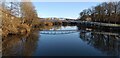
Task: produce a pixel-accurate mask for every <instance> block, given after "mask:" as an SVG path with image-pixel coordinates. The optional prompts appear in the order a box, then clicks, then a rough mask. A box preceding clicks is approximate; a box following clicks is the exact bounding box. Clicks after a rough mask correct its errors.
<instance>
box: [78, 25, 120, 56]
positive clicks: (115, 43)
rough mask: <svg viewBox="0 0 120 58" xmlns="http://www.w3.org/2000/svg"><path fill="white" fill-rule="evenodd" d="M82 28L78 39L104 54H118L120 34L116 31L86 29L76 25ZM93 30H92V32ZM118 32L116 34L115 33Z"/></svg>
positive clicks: (119, 53) (119, 54)
mask: <svg viewBox="0 0 120 58" xmlns="http://www.w3.org/2000/svg"><path fill="white" fill-rule="evenodd" d="M78 29H79V30H81V29H82V30H83V31H81V32H80V33H79V37H80V39H82V40H83V41H84V42H86V43H87V44H88V45H91V46H93V47H94V48H96V49H98V50H100V51H102V52H103V53H104V54H107V55H113V56H120V35H119V32H118V33H116V34H115V33H111V32H107V33H106V32H105V31H104V32H103V31H102V30H101V31H100V30H99V31H98V30H92V31H87V30H86V28H81V27H78ZM93 31H94V32H93ZM117 34H118V35H117Z"/></svg>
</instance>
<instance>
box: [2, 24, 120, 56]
mask: <svg viewBox="0 0 120 58" xmlns="http://www.w3.org/2000/svg"><path fill="white" fill-rule="evenodd" d="M5 39H6V40H4V41H3V44H2V45H3V51H2V54H3V56H120V35H119V32H109V31H98V30H92V29H88V28H81V27H78V26H54V27H51V28H43V30H41V31H40V30H35V31H33V32H31V33H30V34H29V35H25V36H18V35H14V36H8V37H6V38H5Z"/></svg>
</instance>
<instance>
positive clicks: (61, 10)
mask: <svg viewBox="0 0 120 58" xmlns="http://www.w3.org/2000/svg"><path fill="white" fill-rule="evenodd" d="M33 4H34V6H35V8H36V10H37V13H38V16H39V17H42V18H48V17H58V18H61V17H62V18H78V17H79V13H80V12H81V11H82V10H84V9H87V8H91V7H92V6H96V5H98V4H100V2H33Z"/></svg>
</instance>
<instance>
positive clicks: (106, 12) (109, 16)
mask: <svg viewBox="0 0 120 58" xmlns="http://www.w3.org/2000/svg"><path fill="white" fill-rule="evenodd" d="M89 17H90V18H91V19H92V21H95V22H106V23H120V1H119V2H104V3H102V4H99V5H98V6H95V7H92V8H89V9H85V10H83V11H82V12H81V13H80V20H86V18H89Z"/></svg>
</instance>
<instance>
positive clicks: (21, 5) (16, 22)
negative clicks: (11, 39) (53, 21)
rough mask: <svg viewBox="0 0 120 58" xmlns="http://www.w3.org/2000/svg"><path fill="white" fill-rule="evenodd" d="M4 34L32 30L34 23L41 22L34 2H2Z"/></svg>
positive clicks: (2, 27)
mask: <svg viewBox="0 0 120 58" xmlns="http://www.w3.org/2000/svg"><path fill="white" fill-rule="evenodd" d="M0 12H1V19H0V20H1V21H2V23H1V25H2V26H1V29H2V36H7V35H8V34H21V33H25V32H26V33H27V32H30V30H31V28H32V26H33V25H36V24H38V23H39V21H38V16H37V12H36V10H35V7H34V6H33V4H32V2H30V1H29V2H24V0H22V2H5V1H4V2H2V3H0Z"/></svg>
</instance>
